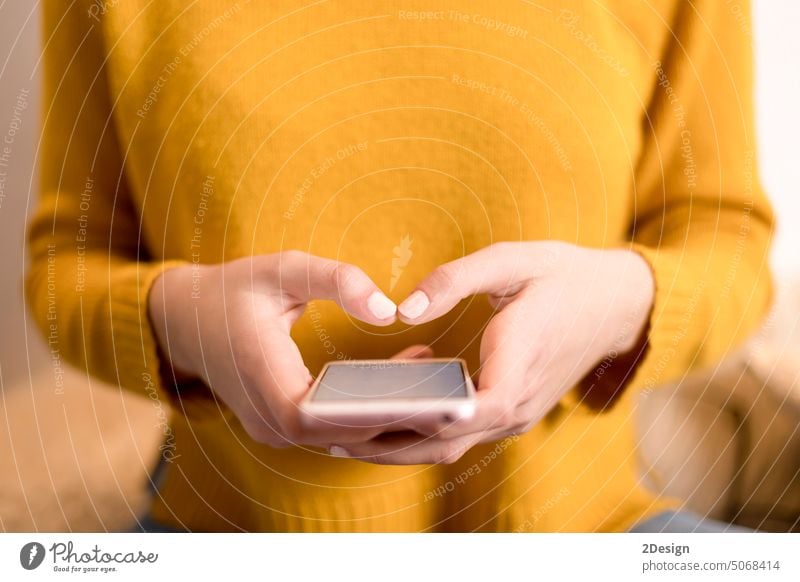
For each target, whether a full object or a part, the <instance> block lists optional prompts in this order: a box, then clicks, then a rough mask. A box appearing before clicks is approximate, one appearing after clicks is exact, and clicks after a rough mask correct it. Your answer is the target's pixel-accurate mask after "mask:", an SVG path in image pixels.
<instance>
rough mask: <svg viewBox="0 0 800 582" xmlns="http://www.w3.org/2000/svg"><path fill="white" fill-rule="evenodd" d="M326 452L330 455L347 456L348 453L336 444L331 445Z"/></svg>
mask: <svg viewBox="0 0 800 582" xmlns="http://www.w3.org/2000/svg"><path fill="white" fill-rule="evenodd" d="M328 452H329V453H330V454H331V456H332V457H349V456H350V453H348V452H347V451H346V450H344V449H343V448H342V447H340V446H338V445H333V446H332V447H331V448H330V449H329V450H328Z"/></svg>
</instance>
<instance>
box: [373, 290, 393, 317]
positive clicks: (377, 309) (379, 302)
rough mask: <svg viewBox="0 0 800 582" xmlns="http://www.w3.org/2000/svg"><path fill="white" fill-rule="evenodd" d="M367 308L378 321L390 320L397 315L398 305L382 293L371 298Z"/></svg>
mask: <svg viewBox="0 0 800 582" xmlns="http://www.w3.org/2000/svg"><path fill="white" fill-rule="evenodd" d="M367 308H368V309H369V310H370V312H372V315H374V316H375V317H377V318H378V319H389V318H390V317H392V316H394V314H395V313H397V305H395V304H394V302H393V301H392V300H391V299H389V298H388V297H387V296H386V295H384V294H383V293H381V292H380V291H375V293H373V294H372V295H370V296H369V299H367Z"/></svg>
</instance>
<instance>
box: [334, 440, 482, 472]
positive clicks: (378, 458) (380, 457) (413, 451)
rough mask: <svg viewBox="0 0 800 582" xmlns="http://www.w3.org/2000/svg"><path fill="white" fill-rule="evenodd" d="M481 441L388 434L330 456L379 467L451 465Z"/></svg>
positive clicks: (339, 447)
mask: <svg viewBox="0 0 800 582" xmlns="http://www.w3.org/2000/svg"><path fill="white" fill-rule="evenodd" d="M481 437H482V435H475V434H471V435H467V436H463V437H459V438H456V439H449V440H446V441H443V440H440V439H435V438H430V437H424V436H421V435H418V434H415V433H412V432H402V433H400V432H398V433H388V434H384V435H381V436H379V437H377V438H374V439H372V440H370V441H367V442H363V443H352V444H350V445H345V446H341V444H337V445H334V446H332V447H331V448H330V453H331V455H333V456H335V457H348V458H352V459H357V460H359V461H364V462H366V463H373V464H376V465H431V464H450V463H454V462H455V461H457V460H458V459H460V458H461V457H462V456H463V455H464V453H465V452H467V451H468V450H469V449H470V448H471V447H472V446H473V445H474V444H475V443H477V442H478V441H479V440H480V439H481Z"/></svg>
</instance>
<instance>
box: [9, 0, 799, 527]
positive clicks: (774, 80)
mask: <svg viewBox="0 0 800 582" xmlns="http://www.w3.org/2000/svg"><path fill="white" fill-rule="evenodd" d="M38 4H39V3H38V2H26V1H24V0H6V1H3V2H0V135H1V136H2V137H0V144H2V143H3V141H4V143H5V146H7V149H6V150H2V148H0V153H4V155H3V156H2V157H0V249H2V251H0V531H26V530H39V531H106V530H108V531H114V530H120V529H126V528H128V527H130V526H131V524H133V523H134V521H135V519H136V516H137V515H141V514H142V512H143V510H144V508H145V505H146V503H147V483H148V479H149V478H148V474H149V473H150V471H152V469H153V467H154V466H155V464H156V459H157V457H158V446H159V444H160V438H161V436H162V435H163V431H162V429H161V428H160V426H159V425H160V423H161V420H160V417H159V412H160V411H159V410H158V409H156V408H155V407H154V406H153V403H152V402H151V401H149V400H145V399H141V398H137V397H135V396H132V395H129V394H126V393H122V392H120V391H119V390H115V389H113V388H111V387H108V386H103V385H100V384H99V383H98V382H97V381H93V380H92V379H91V378H87V377H86V376H85V375H83V374H81V373H79V372H76V371H74V370H70V369H68V368H64V367H63V364H62V363H61V362H59V361H58V360H57V359H54V357H53V354H51V353H50V351H49V350H48V348H47V346H46V344H45V342H44V340H43V338H42V337H41V336H40V335H39V334H38V333H37V332H36V331H35V330H34V328H33V326H32V325H31V322H30V321H29V320H28V319H29V318H28V316H27V315H26V312H25V310H24V306H23V301H22V273H23V272H24V270H25V267H26V254H25V252H24V236H25V223H26V217H27V216H28V214H29V213H30V211H31V209H32V208H33V206H34V205H35V201H36V192H37V185H36V172H35V170H34V160H35V157H36V151H37V147H38V112H39V109H38V108H39V90H38V87H39V81H40V80H39V75H40V72H41V63H40V62H39V15H38V10H39V9H38ZM725 5H726V6H727V7H728V9H730V10H732V11H736V10H742V7H741V6H740V5H739V3H738V2H736V1H735V0H725ZM798 21H800V3H797V2H795V1H793V0H755V2H754V14H753V25H752V34H753V37H754V42H755V53H756V78H757V83H756V101H757V120H756V126H757V130H758V145H759V154H760V156H759V157H760V168H761V175H762V179H763V183H764V186H765V187H766V190H767V192H768V193H769V194H770V197H771V199H772V201H773V204H774V206H775V209H776V213H777V216H778V220H779V223H778V230H777V236H776V239H775V241H774V247H773V252H772V257H771V263H772V268H773V271H774V274H775V279H776V285H777V291H778V293H777V298H776V304H775V307H774V310H773V313H772V315H771V316H770V317H769V318H768V319H767V320H766V322H765V323H764V325H763V327H762V329H761V330H760V331H759V332H758V333H757V334H756V336H755V337H754V338H753V340H752V341H751V342H750V343H749V344H748V345H747V346H745V347H744V348H743V349H742V350H741V351H740V352H739V353H737V354H735V355H733V356H732V357H730V358H729V359H728V360H726V361H725V362H723V363H722V365H721V366H719V367H718V368H716V369H715V370H713V371H708V372H705V373H698V374H696V375H694V376H693V377H692V378H689V379H687V380H686V381H684V382H682V383H681V384H680V385H676V386H665V387H664V389H663V390H660V391H658V392H657V393H654V394H653V395H651V396H650V397H649V398H647V399H643V401H642V403H641V406H640V410H639V424H640V427H641V434H642V442H641V467H642V478H643V479H645V480H646V482H647V483H648V485H649V486H650V487H652V488H654V489H657V490H660V491H664V492H666V493H670V494H673V495H678V496H679V497H681V498H683V499H685V500H686V503H687V507H688V508H690V509H694V510H695V511H698V512H699V513H701V514H704V515H710V516H713V517H716V518H718V519H724V520H729V521H733V522H736V523H740V524H743V525H747V526H750V527H757V528H760V529H765V530H776V531H791V530H795V531H800V521H799V520H800V329H799V328H798V323H800V159H799V158H800V147H798V139H800V112H798V103H800V75H798V72H800V35H798V34H797V31H796V26H797V22H798Z"/></svg>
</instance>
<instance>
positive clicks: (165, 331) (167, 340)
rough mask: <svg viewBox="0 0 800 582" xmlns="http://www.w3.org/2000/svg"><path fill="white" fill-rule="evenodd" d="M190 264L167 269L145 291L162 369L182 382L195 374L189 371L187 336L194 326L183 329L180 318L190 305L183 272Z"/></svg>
mask: <svg viewBox="0 0 800 582" xmlns="http://www.w3.org/2000/svg"><path fill="white" fill-rule="evenodd" d="M191 269H192V267H175V268H173V269H167V270H165V271H164V272H163V273H161V275H159V276H158V277H157V278H156V279H155V280H154V281H153V285H152V287H151V289H150V293H149V294H148V304H147V310H148V316H149V318H150V324H151V326H152V329H153V335H154V336H155V338H156V341H157V343H158V348H159V352H160V354H161V358H162V363H163V364H164V366H165V369H164V371H165V372H166V373H169V372H170V369H171V376H174V379H175V380H176V381H177V382H179V383H180V382H186V381H189V380H192V379H195V378H197V377H198V375H197V374H196V373H195V372H194V371H193V370H194V366H193V365H192V361H193V358H192V357H191V351H192V350H191V345H194V344H195V343H196V342H193V341H192V340H191V338H193V337H194V335H195V333H188V332H191V331H192V330H194V329H195V327H194V326H193V327H192V328H191V329H184V328H185V327H186V326H185V325H183V324H182V321H183V320H184V319H186V314H184V313H182V312H181V310H185V309H186V306H188V305H190V298H191V295H190V294H191V287H186V285H185V280H186V278H187V273H189V274H191V273H190V271H191Z"/></svg>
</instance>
